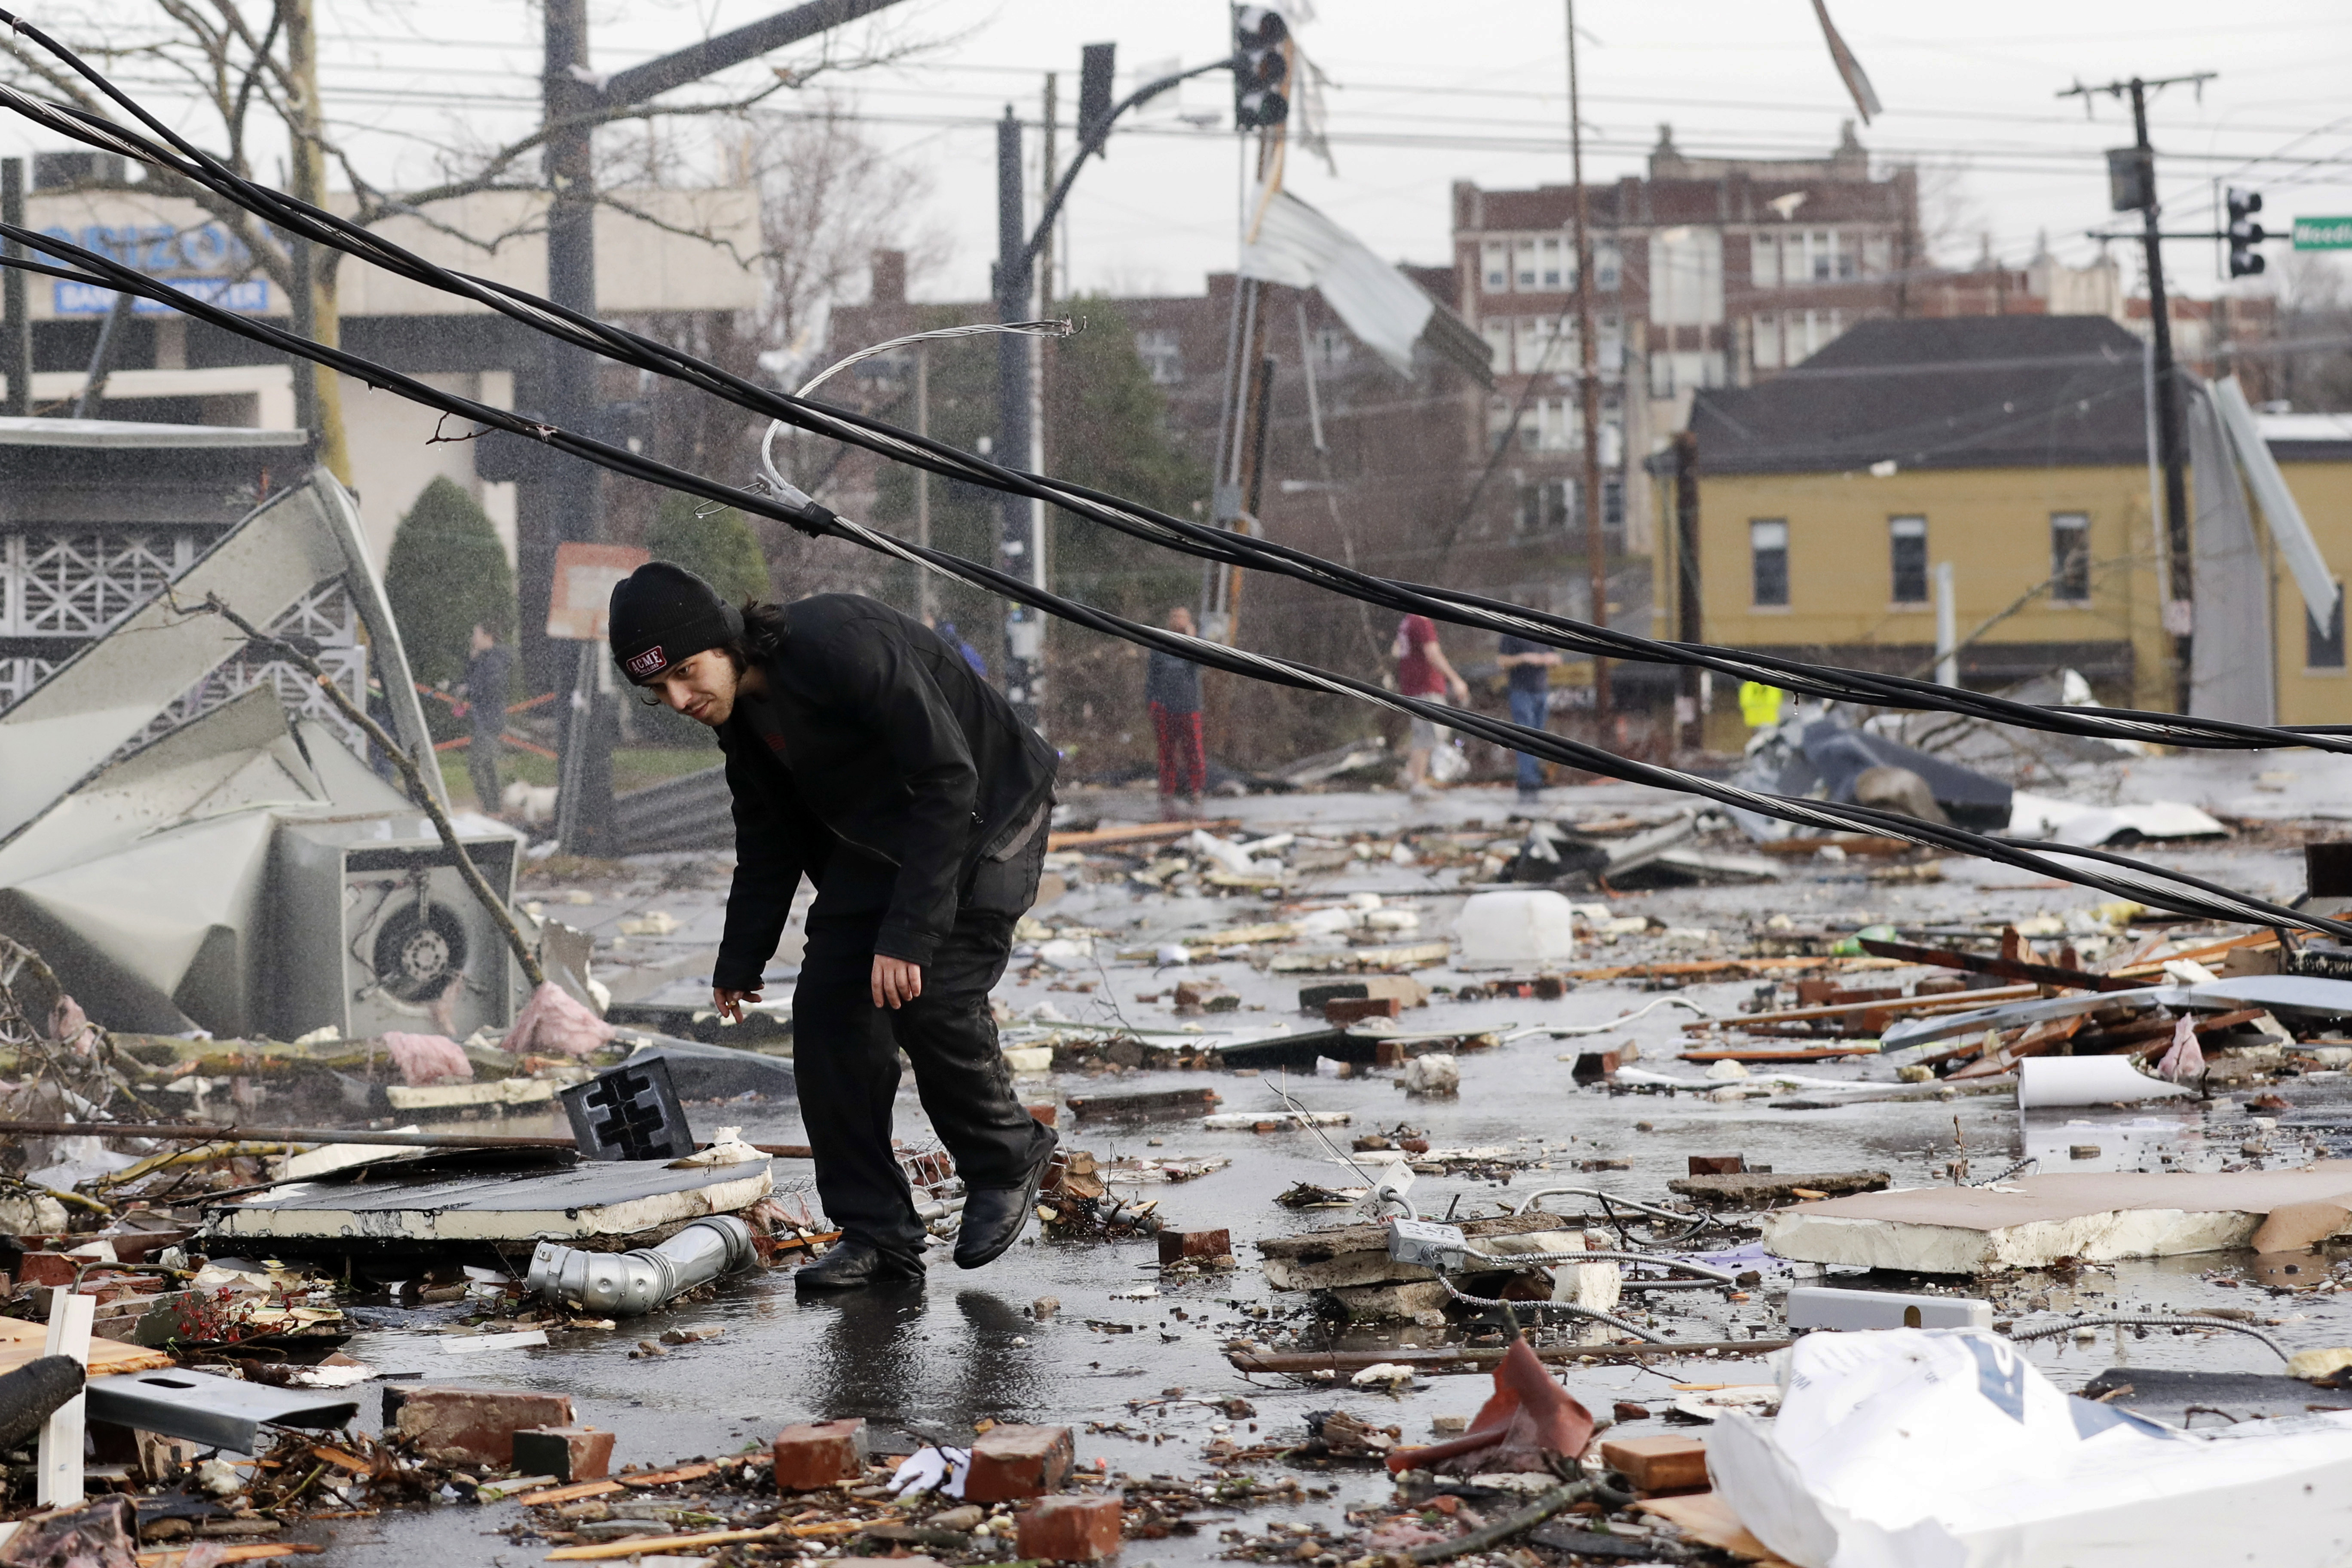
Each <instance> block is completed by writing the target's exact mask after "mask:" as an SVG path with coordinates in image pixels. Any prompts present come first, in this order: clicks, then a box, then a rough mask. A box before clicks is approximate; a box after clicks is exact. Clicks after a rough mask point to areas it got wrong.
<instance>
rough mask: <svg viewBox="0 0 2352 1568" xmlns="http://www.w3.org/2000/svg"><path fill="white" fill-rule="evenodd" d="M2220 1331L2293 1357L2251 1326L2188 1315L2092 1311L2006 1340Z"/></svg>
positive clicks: (2016, 1331)
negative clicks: (2081, 1333) (2087, 1332)
mask: <svg viewBox="0 0 2352 1568" xmlns="http://www.w3.org/2000/svg"><path fill="white" fill-rule="evenodd" d="M2108 1328H2115V1329H2223V1330H2226V1331H2229V1332H2231V1333H2233V1334H2245V1335H2247V1336H2249V1337H2251V1338H2253V1339H2257V1340H2260V1341H2262V1342H2263V1343H2264V1344H2266V1345H2268V1346H2269V1347H2270V1348H2271V1352H2272V1353H2273V1354H2274V1355H2276V1356H2277V1357H2278V1358H2279V1360H2281V1361H2288V1360H2292V1359H2293V1358H2292V1357H2290V1356H2289V1355H2288V1354H2287V1353H2286V1347H2285V1346H2284V1345H2282V1344H2280V1343H2279V1342H2278V1341H2276V1340H2274V1339H2273V1338H2271V1337H2270V1335H2268V1334H2266V1333H2264V1332H2263V1331H2262V1330H2260V1329H2258V1328H2256V1327H2254V1326H2253V1324H2252V1323H2241V1322H2238V1321H2234V1320H2232V1319H2230V1318H2200V1317H2197V1316H2195V1315H2193V1314H2190V1313H2185V1312H2183V1313H2159V1312H2093V1313H2091V1314H2089V1315H2088V1316H2086V1317H2081V1318H2068V1319H2066V1320H2064V1321H2062V1322H2056V1323H2042V1324H2041V1325H2039V1326H2038V1327H2035V1328H2031V1329H2011V1330H2010V1331H2009V1337H2010V1338H2011V1340H2013V1341H2017V1342H2023V1341H2026V1340H2047V1339H2054V1338H2056V1337H2057V1336H2058V1335H2060V1334H2071V1333H2073V1332H2074V1331H2075V1330H2077V1329H2108Z"/></svg>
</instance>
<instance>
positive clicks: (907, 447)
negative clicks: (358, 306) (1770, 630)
mask: <svg viewBox="0 0 2352 1568" xmlns="http://www.w3.org/2000/svg"><path fill="white" fill-rule="evenodd" d="M0 21H5V22H7V23H9V24H10V25H12V26H14V27H15V29H16V32H17V33H18V34H19V35H21V36H22V37H26V38H27V39H29V40H31V41H32V42H34V43H36V44H37V45H39V46H40V47H43V48H45V49H47V50H48V51H49V52H51V53H52V54H54V55H56V56H57V57H58V58H59V59H60V60H61V61H63V62H64V63H65V64H66V65H67V66H68V68H71V69H73V70H74V71H75V72H77V73H78V74H79V75H80V76H81V77H82V78H83V79H86V80H88V81H89V82H90V83H91V84H92V86H93V87H94V88H96V89H98V90H99V91H100V93H102V94H103V95H104V96H106V97H107V98H108V99H110V100H112V101H113V102H115V103H118V104H120V105H121V106H122V107H123V108H124V109H126V110H129V111H130V112H131V114H132V115H134V116H136V117H137V118H138V119H139V120H140V121H142V122H143V123H144V124H146V125H147V126H149V127H150V128H152V131H153V132H155V133H156V135H155V136H153V137H149V136H142V135H141V134H139V133H138V132H135V131H132V130H130V129H129V128H127V127H124V126H122V125H121V124H118V123H116V122H115V121H109V120H105V119H103V118H100V117H99V116H96V115H93V114H90V113H89V112H87V111H85V110H80V109H78V108H74V107H72V106H68V105H59V104H52V103H46V102H43V101H42V100H37V99H35V98H32V97H30V96H29V95H27V94H26V93H23V92H21V91H19V90H17V89H14V88H9V87H6V86H5V85H0V104H5V106H6V107H7V108H9V109H11V110H15V111H16V112H17V113H20V114H23V115H25V116H26V117H27V118H28V119H32V120H34V121H37V122H38V123H40V124H42V125H43V126H45V127H47V128H48V129H50V130H53V131H55V132H58V133H59V134H62V135H66V136H68V137H71V138H73V139H74V140H77V141H79V142H85V143H87V144H89V145H90V146H94V147H99V148H102V149H104V150H107V151H110V152H116V153H122V154H123V155H125V156H127V157H132V158H137V159H139V160H141V161H142V162H143V163H150V164H152V165H155V166H157V167H159V168H163V169H166V170H169V171H170V172H171V173H173V174H177V175H179V176H180V177H182V178H184V179H186V180H189V181H191V182H193V183H194V184H199V185H202V186H204V187H205V188H206V189H209V190H211V191H213V192H214V193H215V194H216V195H220V196H221V197H223V198H224V199H226V200H228V201H231V202H234V203H236V205H240V206H243V207H245V208H247V210H249V211H251V212H253V213H255V214H256V215H257V216H260V217H262V218H263V219H265V220H266V221H267V222H268V223H269V224H271V225H272V226H275V227H277V228H278V229H279V230H281V231H282V232H285V233H287V234H289V235H292V236H296V237H300V238H303V239H308V240H310V241H312V242H314V243H317V244H321V245H326V246H330V247H333V248H335V249H338V250H341V251H343V252H345V253H346V254H349V255H352V256H355V257H358V258H361V259H362V260H365V261H368V262H370V263H372V264H373V265H375V266H378V267H381V268H384V269H386V270H387V271H390V272H393V273H394V274H396V275H398V276H401V277H404V278H407V279H411V280H413V281H415V282H417V283H420V284H423V285H425V287H428V288H432V289H438V290H441V291H444V292H447V293H452V294H456V295H458V296H460V297H463V298H466V299H468V300H472V301H474V302H475V303H477V304H479V305H481V306H482V307H483V308H485V309H487V310H494V311H496V312H498V313H499V314H502V315H505V316H507V317H509V318H510V319H512V320H515V321H520V322H521V323H522V324H524V325H526V326H529V327H530V328H532V329H533V330H535V331H541V332H544V333H547V334H548V335H550V336H552V337H555V338H557V339H560V340H562V341H564V342H569V343H571V344H572V345H573V346H574V347H576V348H579V349H581V350H583V351H584V352H588V353H596V354H599V355H602V356H604V357H606V358H609V359H611V360H613V361H614V362H615V363H623V364H627V365H630V366H632V367H634V368H636V369H639V370H643V371H646V372H649V373H651V374H659V375H663V376H666V377H668V378H671V379H675V380H677V381H680V382H683V383H686V384H690V385H694V386H696V387H698V388H699V389H700V390H703V391H706V392H709V394H711V395H714V396H717V397H719V398H721V399H723V400H725V401H727V402H729V403H731V404H734V405H737V406H739V407H741V408H744V409H747V410H749V411H751V412H753V413H756V414H761V415H764V416H767V417H769V418H771V419H773V420H778V421H781V422H782V423H784V424H787V425H790V426H793V427H795V428H798V429H803V430H806V431H808V432H810V433H812V434H815V435H819V436H823V437H828V438H831V439H834V440H838V441H841V442H844V443H845V444H848V445H852V446H856V447H861V448H863V449H865V450H867V451H871V452H874V453H876V454H877V455H879V456H882V457H885V458H890V459H892V460H894V461H898V462H904V463H908V464H909V465H912V466H915V467H919V468H927V469H929V470H930V471H931V472H934V473H938V474H940V475H942V476H944V477H946V478H949V479H957V480H961V481H962V482H964V483H967V484H971V485H975V486H979V487H982V488H984V489H996V490H1001V491H1004V492H1007V493H1010V494H1014V495H1019V496H1024V497H1029V498H1033V499H1039V500H1047V501H1051V502H1052V503H1053V504H1055V505H1056V506H1058V507H1061V508H1062V509H1063V510H1066V511H1069V512H1070V513H1072V514H1073V515H1075V516H1077V517H1081V518H1084V519H1086V520H1087V521H1093V522H1097V523H1100V524H1103V525H1105V526H1108V527H1110V528H1112V529H1115V530H1117V531H1120V532H1122V533H1126V534H1128V535H1129V536H1130V537H1134V538H1138V539H1141V540H1144V541H1146V542H1150V543H1154V544H1158V545H1160V546H1163V547H1165V548H1169V549H1172V550H1176V551H1178V552H1181V553H1184V554H1187V555H1191V556H1193V557H1195V558H1196V559H1201V560H1207V561H1213V562H1218V563H1224V564H1229V565H1235V566H1242V567H1246V568H1250V569H1253V570H1258V571H1264V572H1268V573H1272V574H1277V575H1281V576H1286V577H1289V578H1291V579H1293V580H1296V581H1299V582H1304V583H1307V584H1312V585H1315V586H1319V587H1324V588H1327V589H1329V590H1331V591H1332V592H1335V593H1339V594H1342V595H1347V596H1349V597H1352V598H1356V599H1360V600H1362V601H1364V602H1366V603H1368V604H1376V605H1381V606H1383V607H1385V608H1389V609H1392V610H1396V611H1399V612H1401V613H1405V614H1422V615H1427V616H1432V617H1433V618H1435V619H1440V620H1444V621H1446V622H1448V623H1450V624H1453V625H1456V626H1469V627H1475V628H1478V629H1481V630H1486V631H1493V632H1503V633H1509V634H1511V635H1514V636H1517V637H1526V638H1528V639H1529V640H1531V641H1535V642H1538V643H1541V644H1544V645H1546V646H1548V647H1556V648H1559V649H1561V650H1563V651H1566V652H1570V653H1575V654H1584V655H1591V656H1593V657H1597V658H1617V659H1626V660H1632V661H1636V662H1643V663H1651V664H1667V665H1679V666H1689V667H1696V668H1705V669H1710V670H1715V671H1717V672H1719V673H1722V674H1725V675H1728V676H1732V677H1734V678H1736V679H1742V680H1757V681H1761V682H1763V683H1765V684H1768V685H1772V686H1778V687H1780V688H1782V689H1787V690H1790V691H1793V692H1796V693H1799V694H1801V695H1804V696H1809V697H1815V698H1819V699H1822V700H1827V701H1839V702H1853V703H1857V704H1862V705H1864V706H1873V707H1889V708H1907V709H1917V710H1933V711H1944V712H1951V713H1956V714H1960V715H1963V716H1966V717H1969V718H1974V719H1979V720H1984V721H1990V722H1994V723H2001V724H2011V725H2017V726H2020V727H2022V728H2028V729H2035V730H2042V731H2050V732H2053V733H2058V734H2069V735H2077V736H2083V737H2085V738H2091V739H2104V740H2122V741H2137V742H2155V743H2160V744H2168V745H2181V746H2193V747H2202V748H2212V749H2222V750H2262V749H2268V748H2273V747H2279V746H2311V747H2315V748H2316V749H2320V750H2326V751H2342V752H2352V726H2340V725H2311V726H2265V725H2254V724H2239V723H2233V722H2231V721H2224V720H2215V719H2200V718H2191V717H2184V716H2181V715H2177V714H2168V713H2155V712H2144V711H2138V710H2128V709H2072V708H2050V707H2043V706H2042V705H2039V704H2034V703H2027V702H2019V701H2016V700H2011V699H2007V698H2000V697H1995V696H1991V695H1989V694H1985V693H1980V692H1971V691H1967V690H1963V689H1956V688H1952V687H1947V686H1941V685H1938V684H1937V683H1935V682H1932V681H1927V680H1922V679H1914V678H1910V677H1906V676H1898V675H1887V674H1880V673H1877V672H1874V671H1868V670H1857V669H1848V668H1837V667H1833V666H1823V665H1818V664H1813V663H1810V662H1807V661H1805V660H1801V659H1793V658H1782V657H1780V656H1777V655H1772V654H1766V653H1760V652H1753V651H1748V650H1743V649H1737V648H1727V647H1714V646H1711V645H1706V644H1696V643H1673V642H1661V641H1657V640H1655V639H1652V638H1648V637H1637V636H1634V635H1633V634H1632V633H1628V632H1621V631H1618V630H1615V629H1613V628H1611V627H1608V626H1595V625H1591V624H1588V623H1585V622H1580V621H1577V620H1574V619H1572V618H1570V617H1568V616H1559V615H1554V614H1551V613H1549V612H1544V611H1538V610H1532V609H1528V608H1526V607H1524V606H1520V605H1511V604H1508V603H1507V602H1504V601H1499V600H1495V599H1491V598H1487V597H1486V596H1484V595H1477V594H1472V593H1467V592H1464V591H1461V590H1457V589H1452V588H1445V587H1439V586H1432V585H1427V584H1412V583H1407V582H1401V581H1397V580H1394V579H1390V578H1383V577H1379V576H1374V575H1371V574H1366V573H1361V572H1358V571H1356V570H1354V569H1352V568H1349V567H1346V566H1343V565H1341V564H1339V563H1336V562H1331V561H1328V560H1325V559H1323V558H1322V557H1319V556H1317V555H1314V554H1312V553H1310V552H1304V551H1299V550H1295V549H1292V548H1289V547H1286V546H1284V545H1280V544H1276V543H1275V542H1271V541H1267V540H1263V539H1256V538H1252V537H1250V536H1248V535H1245V534H1241V533H1236V532H1233V531H1227V530H1224V529H1219V528H1213V527H1208V526H1205V525H1203V524H1201V523H1197V522H1193V521H1188V520H1186V519H1182V518H1179V517H1175V516H1172V515H1171V514H1168V513H1165V512H1160V511H1156V510H1151V509H1150V508H1146V507H1141V506H1138V505H1136V504H1134V503H1132V502H1129V501H1127V500H1122V499H1120V498H1118V497H1117V496H1111V495H1107V494H1104V493H1103V492H1100V491H1097V490H1093V489H1087V487H1085V486H1082V485H1076V484H1072V483H1069V482H1067V481H1066V480H1059V479H1051V478H1048V477H1045V476H1040V475H1033V474H1025V473H1021V472H1018V471H1016V470H1013V469H1008V468H1001V467H999V466H997V465H995V464H994V463H992V462H990V461H988V460H987V459H985V458H979V457H976V456H974V455H972V454H970V453H966V452H962V451H960V450H958V449H956V448H954V447H949V446H947V445H945V444H944V443H941V442H938V441H934V440H931V439H929V438H928V437H920V436H917V435H914V434H913V433H911V432H908V431H905V430H901V429H899V428H898V427H897V426H892V425H890V424H888V423H887V421H884V420H880V419H876V418H873V417H871V416H866V415H863V414H858V413H855V412H853V411H849V410H845V409H840V408H833V407H827V406H824V405H817V404H813V403H808V402H805V401H803V399H801V398H798V397H794V396H792V395H787V394H783V393H781V392H778V391H775V390H774V389H772V388H768V387H764V386H761V385H760V384H756V383H754V382H751V381H749V380H746V379H744V378H743V377H740V376H738V375H735V374H731V373H729V372H726V371H724V370H721V369H720V368H719V367H718V366H715V365H712V364H709V363H706V362H704V361H701V360H698V359H697V358H695V357H694V356H693V355H691V354H688V353H685V352H684V351H682V350H679V349H677V348H675V347H673V346H671V345H669V344H667V343H663V342H659V341H658V340H656V339H652V338H648V337H645V336H643V335H641V334H638V333H635V332H631V331H626V330H625V329H623V328H619V327H616V326H614V325H612V324H610V323H608V322H604V321H597V320H595V319H594V318H593V317H591V316H588V315H585V314H583V313H582V312H579V311H576V310H570V309H568V308H566V307H563V306H560V305H557V304H555V303H553V302H552V301H551V300H544V299H541V298H540V297H538V296H536V295H532V294H530V293H528V292H526V291H524V290H522V289H516V288H512V287H510V286H509V285H505V284H499V283H494V282H490V281H488V280H486V279H478V278H475V277H472V276H470V275H468V274H465V273H459V272H454V271H451V270H449V269H447V268H441V267H439V266H437V265H436V264H434V263H431V262H428V261H425V259H423V258H420V257H417V256H415V254H414V253H412V252H410V251H408V250H406V249H404V248H403V247H400V246H397V245H394V244H393V243H392V242H390V241H389V240H386V239H384V238H383V237H381V236H378V235H376V234H373V233H372V232H371V231H369V230H367V229H364V228H362V227H360V226H356V225H353V224H351V223H349V222H347V221H345V220H343V219H341V218H340V217H337V216H334V215H333V214H331V213H327V212H325V211H323V210H321V209H319V208H316V207H312V206H310V205H307V204H304V203H301V202H299V201H297V200H295V199H294V198H292V197H290V196H288V195H285V194H283V193H282V192H278V191H274V190H271V189H270V188H268V187H267V186H264V185H260V184H256V183H254V182H252V181H250V180H247V179H246V178H245V177H243V176H242V175H239V174H236V172H235V171H234V170H232V169H230V168H229V167H228V166H227V165H226V164H225V163H221V162H220V160H218V159H217V158H215V157H213V156H212V155H211V154H209V153H205V152H203V151H202V150H200V149H199V148H197V147H195V146H194V144H193V143H191V142H187V141H186V140H185V139H184V138H183V137H181V136H180V135H179V134H178V133H176V132H173V131H172V130H171V129H170V128H169V127H168V126H167V125H165V124H164V123H163V121H160V120H158V119H156V118H155V117H154V116H153V115H152V114H150V113H148V112H147V111H146V110H144V109H143V108H142V107H141V106H140V105H139V104H138V103H137V102H136V101H135V100H132V99H131V98H130V97H129V96H128V95H127V94H125V93H123V92H122V91H121V90H120V89H117V88H115V87H114V86H113V85H112V84H111V83H110V81H108V80H107V79H106V78H105V77H104V76H103V75H102V74H100V72H98V71H97V70H96V69H95V68H92V67H90V66H89V65H88V64H87V63H86V62H84V61H83V60H82V59H81V58H79V56H77V55H76V54H75V53H74V52H73V51H72V50H70V49H68V48H67V47H65V46H63V45H61V44H59V43H58V42H57V41H56V40H55V39H53V38H51V37H48V36H47V34H46V33H44V32H42V31H41V30H40V29H39V28H37V27H35V26H30V25H28V24H26V23H24V22H22V21H21V20H20V19H18V18H16V16H13V15H12V14H10V13H9V12H7V11H5V10H0ZM158 138H160V140H158ZM527 433H528V434H532V435H537V434H538V431H537V429H536V428H534V429H533V430H531V431H530V432H527ZM1454 727H1455V728H1460V727H1461V726H1459V725H1456V726H1454Z"/></svg>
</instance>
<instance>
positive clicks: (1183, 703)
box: [1143, 605, 1209, 822]
mask: <svg viewBox="0 0 2352 1568" xmlns="http://www.w3.org/2000/svg"><path fill="white" fill-rule="evenodd" d="M1168 629H1169V630H1170V631H1171V632H1176V633H1179V634H1181V635H1182V636H1184V637H1191V636H1192V611H1190V610H1188V609H1186V608H1185V607H1184V606H1183V605H1177V606H1176V607H1175V608H1174V609H1172V610H1171V611H1169V612H1168ZM1143 699H1144V700H1145V701H1147V702H1149V703H1150V705H1151V733H1152V735H1153V736H1154V737H1155V738H1156V739H1157V740H1158V741H1159V742H1160V820H1161V821H1163V822H1166V821H1173V820H1174V819H1175V818H1176V817H1177V816H1179V815H1180V814H1181V815H1182V816H1193V815H1195V814H1197V813H1198V811H1199V810H1200V799H1201V796H1202V794H1203V793H1204V792H1206V790H1207V789H1208V787H1209V758H1208V753H1207V752H1206V751H1205V750H1204V749H1203V748H1202V742H1201V667H1200V666H1199V665H1197V664H1194V663H1193V662H1192V660H1191V659H1189V658H1178V657H1177V656H1176V655H1174V654H1172V653H1161V652H1160V651H1159V650H1158V649H1156V648H1155V649H1153V650H1152V654H1151V664H1150V668H1149V669H1148V670H1147V671H1146V672H1145V674H1144V677H1143Z"/></svg>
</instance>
